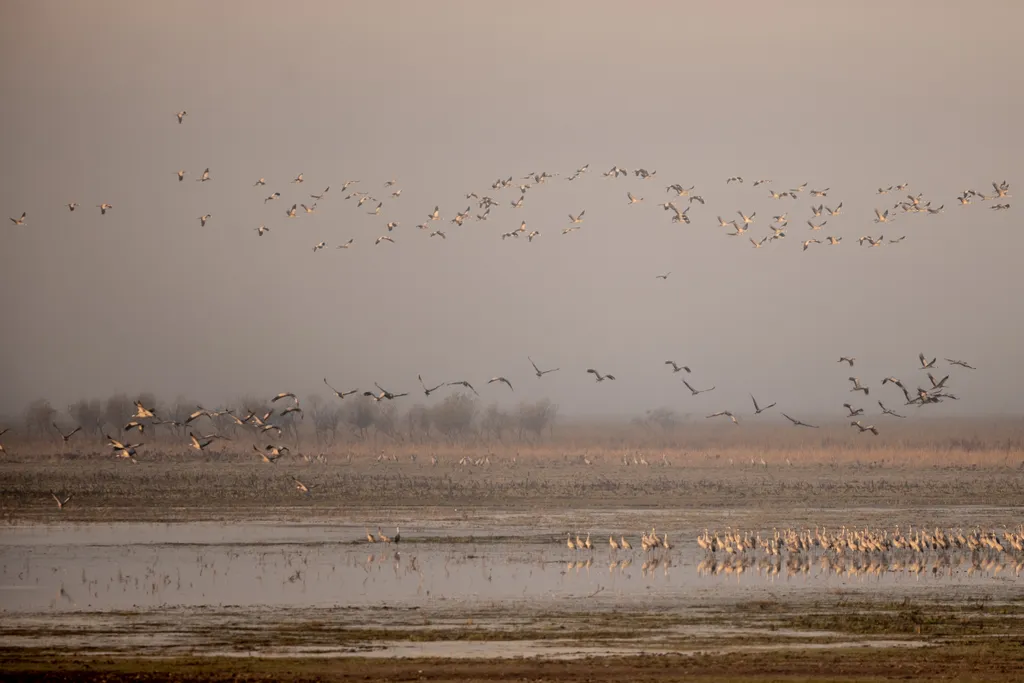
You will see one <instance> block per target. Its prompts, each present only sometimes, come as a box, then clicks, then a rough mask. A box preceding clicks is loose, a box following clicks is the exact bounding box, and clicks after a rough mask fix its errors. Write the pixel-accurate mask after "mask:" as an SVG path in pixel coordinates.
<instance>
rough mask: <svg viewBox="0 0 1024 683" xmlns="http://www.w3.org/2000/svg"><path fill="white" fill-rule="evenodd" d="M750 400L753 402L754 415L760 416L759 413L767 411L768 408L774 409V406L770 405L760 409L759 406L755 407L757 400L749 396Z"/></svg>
mask: <svg viewBox="0 0 1024 683" xmlns="http://www.w3.org/2000/svg"><path fill="white" fill-rule="evenodd" d="M750 400H751V401H753V402H754V415H760V414H761V413H763V412H764V411H766V410H768V409H769V408H774V407H775V404H774V403H772V404H771V405H767V406H765V407H764V408H762V407H761V406H759V405H757V399H756V398H754V395H753V394H751V395H750Z"/></svg>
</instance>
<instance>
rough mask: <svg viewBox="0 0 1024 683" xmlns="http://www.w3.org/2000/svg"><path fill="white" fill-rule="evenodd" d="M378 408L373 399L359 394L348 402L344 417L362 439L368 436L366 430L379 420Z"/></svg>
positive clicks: (343, 413)
mask: <svg viewBox="0 0 1024 683" xmlns="http://www.w3.org/2000/svg"><path fill="white" fill-rule="evenodd" d="M377 413H378V411H377V408H376V406H374V405H373V399H370V398H367V397H366V396H359V397H358V398H356V399H355V400H353V401H351V402H349V403H346V404H345V408H344V410H343V411H342V419H344V421H345V423H346V424H348V425H349V426H350V427H352V429H353V431H354V432H355V433H356V435H357V436H359V438H360V439H365V438H366V430H368V429H369V428H370V427H372V426H373V425H374V424H375V423H376V421H377Z"/></svg>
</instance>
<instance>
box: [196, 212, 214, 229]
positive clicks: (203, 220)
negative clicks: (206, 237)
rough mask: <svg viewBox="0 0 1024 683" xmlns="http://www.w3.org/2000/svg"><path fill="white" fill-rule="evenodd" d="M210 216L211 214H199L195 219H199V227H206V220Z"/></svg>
mask: <svg viewBox="0 0 1024 683" xmlns="http://www.w3.org/2000/svg"><path fill="white" fill-rule="evenodd" d="M210 217H211V214H206V215H205V216H200V217H199V218H197V219H196V220H197V221H199V225H200V226H201V227H206V221H208V220H210Z"/></svg>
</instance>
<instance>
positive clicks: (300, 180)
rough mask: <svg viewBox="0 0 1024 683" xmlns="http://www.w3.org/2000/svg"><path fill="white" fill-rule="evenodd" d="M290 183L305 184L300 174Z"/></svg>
mask: <svg viewBox="0 0 1024 683" xmlns="http://www.w3.org/2000/svg"><path fill="white" fill-rule="evenodd" d="M292 182H293V183H301V182H305V181H304V180H303V179H302V174H301V173H300V174H299V175H297V176H295V178H293V179H292Z"/></svg>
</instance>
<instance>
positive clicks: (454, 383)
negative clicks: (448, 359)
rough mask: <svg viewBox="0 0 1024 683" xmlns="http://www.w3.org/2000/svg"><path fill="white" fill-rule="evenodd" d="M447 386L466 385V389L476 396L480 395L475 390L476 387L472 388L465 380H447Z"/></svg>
mask: <svg viewBox="0 0 1024 683" xmlns="http://www.w3.org/2000/svg"><path fill="white" fill-rule="evenodd" d="M448 386H450V387H466V388H467V389H469V390H470V391H472V392H473V393H474V394H476V395H477V396H479V395H480V394H477V391H476V389H474V388H473V385H472V384H470V383H469V382H467V381H466V380H460V381H458V382H448Z"/></svg>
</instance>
